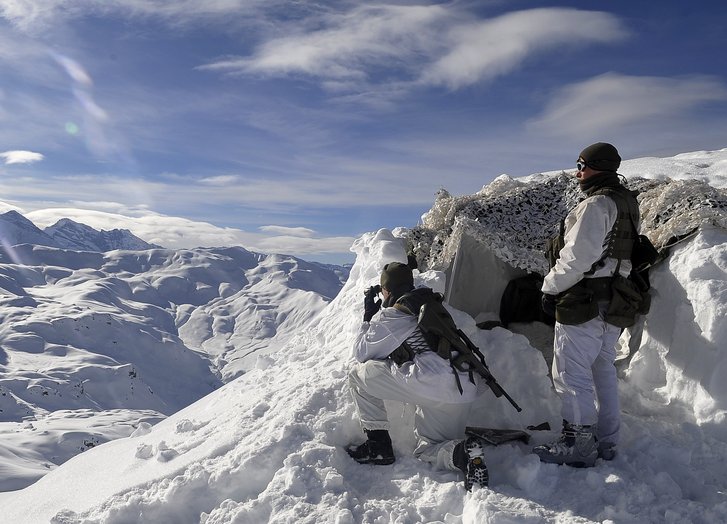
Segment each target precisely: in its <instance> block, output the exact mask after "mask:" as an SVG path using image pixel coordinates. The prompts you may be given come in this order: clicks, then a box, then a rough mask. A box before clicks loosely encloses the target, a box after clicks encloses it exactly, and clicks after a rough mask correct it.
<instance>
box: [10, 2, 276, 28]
mask: <svg viewBox="0 0 727 524" xmlns="http://www.w3.org/2000/svg"><path fill="white" fill-rule="evenodd" d="M280 3H281V2H278V1H274V0H205V1H204V2H200V1H198V0H155V1H153V2H149V1H148V0H104V1H103V2H99V1H97V0H42V1H33V0H0V16H2V17H3V18H5V19H7V20H9V21H10V22H12V23H13V24H15V25H16V26H17V27H19V28H21V29H23V30H28V31H42V30H44V29H47V28H48V27H49V26H50V25H51V24H58V23H60V22H62V21H63V20H65V19H68V18H80V17H83V16H85V15H89V14H96V15H98V14H105V13H120V14H122V15H125V16H130V17H134V16H147V17H155V18H161V19H165V20H170V21H172V22H174V23H182V24H183V23H192V22H195V21H196V22H199V21H200V19H202V18H228V19H229V18H230V17H233V18H234V17H241V18H242V17H245V16H249V15H250V13H252V12H256V11H259V10H261V9H264V8H268V9H269V8H270V7H271V5H273V6H274V5H278V4H280ZM282 3H285V2H282Z"/></svg>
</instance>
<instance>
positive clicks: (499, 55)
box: [204, 6, 627, 92]
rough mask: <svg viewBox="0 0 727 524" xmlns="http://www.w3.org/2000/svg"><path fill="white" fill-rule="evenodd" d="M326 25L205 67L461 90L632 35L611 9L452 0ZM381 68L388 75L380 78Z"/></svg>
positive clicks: (366, 87)
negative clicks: (473, 5)
mask: <svg viewBox="0 0 727 524" xmlns="http://www.w3.org/2000/svg"><path fill="white" fill-rule="evenodd" d="M322 24H323V25H324V27H323V28H320V27H316V28H314V29H308V28H307V27H300V28H298V29H297V31H293V32H292V34H289V35H286V36H284V37H278V38H273V39H271V40H268V41H267V42H265V43H263V44H262V45H260V46H259V47H258V49H257V50H256V51H255V53H254V54H253V55H252V56H250V57H230V58H227V59H224V60H220V61H218V62H215V63H211V64H208V65H207V66H204V67H205V68H206V69H211V70H220V71H227V72H231V73H239V74H267V75H273V76H283V75H299V74H305V75H308V76H310V77H314V78H316V79H319V80H320V82H321V85H322V86H323V87H325V88H328V89H330V90H332V91H337V92H346V91H348V92H356V91H372V90H373V91H376V87H374V86H377V85H380V84H385V85H387V86H388V85H393V86H395V88H396V89H399V90H401V89H404V88H408V89H411V88H412V87H414V86H415V85H444V86H447V87H449V88H451V89H458V88H461V87H464V86H467V85H471V84H474V83H477V82H481V81H483V80H490V79H492V78H495V77H497V76H500V75H503V74H506V73H508V72H510V71H512V70H513V69H515V68H516V67H518V66H519V65H520V64H521V63H522V62H524V61H525V60H526V59H527V58H528V57H530V56H532V55H534V54H536V53H542V52H543V51H545V50H552V49H554V48H557V47H559V46H568V47H571V48H572V47H583V46H586V45H590V44H593V43H609V42H614V41H618V40H621V39H623V38H625V37H626V36H627V31H626V30H625V29H624V27H623V26H622V24H621V22H620V21H619V20H618V19H617V18H616V17H615V16H613V15H610V14H607V13H602V12H595V11H581V10H576V9H564V8H544V9H532V10H527V11H519V12H514V13H508V14H505V15H501V16H499V17H496V18H492V19H490V20H484V21H476V22H473V21H472V16H471V15H467V14H466V13H464V12H461V11H458V10H457V9H456V8H453V7H444V6H376V7H360V8H357V9H354V10H352V11H350V12H347V13H344V14H338V15H335V16H328V17H326V18H325V19H324V20H323V21H322ZM394 69H396V71H394ZM382 71H386V73H387V74H386V75H382V77H383V78H384V79H383V80H379V81H377V79H376V78H375V77H376V74H377V73H379V72H382Z"/></svg>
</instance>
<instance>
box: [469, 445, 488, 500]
mask: <svg viewBox="0 0 727 524" xmlns="http://www.w3.org/2000/svg"><path fill="white" fill-rule="evenodd" d="M482 447H483V443H482V442H479V443H478V442H477V441H475V440H474V439H473V438H472V437H470V438H469V439H467V442H466V444H465V452H466V453H467V457H468V459H467V475H466V476H465V480H464V487H465V489H466V490H467V491H472V487H473V486H474V485H475V484H477V485H478V486H480V487H481V488H486V487H487V485H488V484H489V482H490V474H489V472H488V471H487V466H486V465H485V461H484V459H483V458H482V455H481V453H482V451H481V450H482ZM475 448H479V449H480V452H479V453H480V454H479V455H476V456H472V455H471V452H472V451H473V450H474V449H475Z"/></svg>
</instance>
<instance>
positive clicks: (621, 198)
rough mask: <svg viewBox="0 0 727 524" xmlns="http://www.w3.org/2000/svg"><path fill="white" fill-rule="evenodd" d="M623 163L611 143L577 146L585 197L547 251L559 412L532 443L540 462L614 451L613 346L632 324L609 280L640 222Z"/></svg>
mask: <svg viewBox="0 0 727 524" xmlns="http://www.w3.org/2000/svg"><path fill="white" fill-rule="evenodd" d="M620 164H621V157H620V156H619V154H618V151H617V150H616V148H615V147H614V146H612V145H611V144H606V143H603V142H599V143H596V144H592V145H590V146H588V147H587V148H585V149H584V150H583V151H581V154H580V155H579V157H578V161H577V164H576V166H577V168H578V171H577V173H576V178H577V179H578V181H579V183H580V188H581V190H582V191H583V192H584V193H585V194H586V199H585V200H583V201H582V202H581V203H580V204H578V205H577V206H576V207H575V208H574V209H573V210H572V211H571V212H570V213H569V214H568V216H567V217H566V218H565V222H564V228H563V236H562V237H561V238H560V242H558V243H555V244H554V248H553V249H554V251H553V252H552V253H551V255H556V256H557V260H556V261H555V264H554V265H553V266H552V268H551V270H550V272H549V273H548V275H547V276H546V277H545V280H544V282H543V287H542V291H543V309H544V310H545V311H546V313H550V314H551V315H552V316H554V317H555V318H556V324H555V339H554V359H553V383H554V385H555V389H556V392H557V393H558V395H559V397H560V399H561V401H562V408H561V415H562V418H563V432H562V435H561V436H560V438H559V439H558V440H556V441H555V442H553V443H550V444H545V445H541V446H537V447H535V448H534V449H533V452H534V453H535V454H536V455H538V456H539V457H540V460H541V461H543V462H548V463H554V464H567V465H570V466H575V467H590V466H593V465H594V464H595V462H596V459H597V458H603V459H605V460H612V459H613V458H614V456H615V454H616V444H617V443H618V436H619V427H620V410H619V400H618V384H617V376H616V368H615V366H614V361H615V359H616V349H615V345H616V342H617V340H618V338H619V335H620V333H621V327H623V326H624V325H629V324H628V320H626V322H627V323H626V324H623V315H621V316H620V317H619V320H614V318H615V316H610V315H611V313H612V308H613V306H619V305H620V304H617V303H616V302H615V301H616V298H615V296H616V295H615V294H614V291H613V286H614V282H615V281H616V278H618V275H620V276H622V277H628V276H629V273H630V271H631V261H630V256H631V250H632V247H633V244H634V241H635V239H636V236H637V234H638V233H637V231H638V224H639V208H638V204H637V202H636V198H635V197H634V195H633V194H632V193H631V192H630V191H629V190H628V189H627V188H625V187H624V186H623V185H621V183H620V181H619V175H618V174H617V173H616V170H617V169H618V168H619V165H620ZM558 249H559V251H558ZM553 258H555V257H553ZM612 298H613V302H614V303H613V304H612ZM627 316H628V314H627ZM631 322H633V319H631ZM614 323H615V325H614ZM596 406H598V407H596Z"/></svg>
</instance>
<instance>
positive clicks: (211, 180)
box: [199, 175, 240, 186]
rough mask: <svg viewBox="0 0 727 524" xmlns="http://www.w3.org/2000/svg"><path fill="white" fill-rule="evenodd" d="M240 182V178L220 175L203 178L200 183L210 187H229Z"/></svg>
mask: <svg viewBox="0 0 727 524" xmlns="http://www.w3.org/2000/svg"><path fill="white" fill-rule="evenodd" d="M239 180H240V177H238V176H235V175H219V176H211V177H207V178H202V179H200V181H199V183H200V184H205V185H208V186H228V185H230V184H235V183H237V182H238V181H239Z"/></svg>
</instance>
